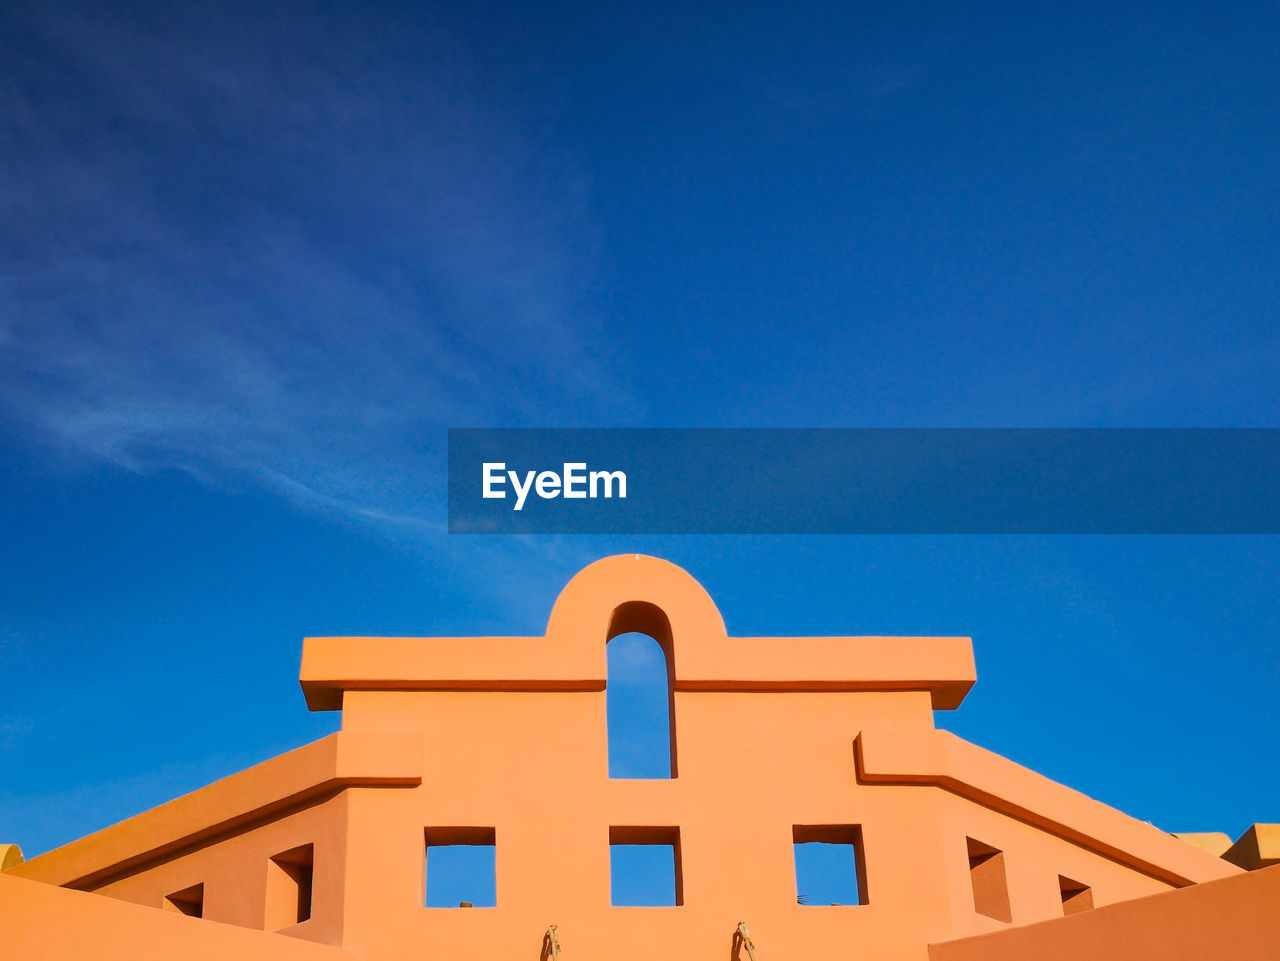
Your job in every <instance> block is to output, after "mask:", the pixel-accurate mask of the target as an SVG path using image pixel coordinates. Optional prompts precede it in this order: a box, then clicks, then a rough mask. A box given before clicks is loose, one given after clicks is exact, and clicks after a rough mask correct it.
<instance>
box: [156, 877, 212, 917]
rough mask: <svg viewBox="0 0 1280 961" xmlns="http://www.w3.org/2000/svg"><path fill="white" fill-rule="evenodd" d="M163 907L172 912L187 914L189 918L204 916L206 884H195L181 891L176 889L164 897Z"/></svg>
mask: <svg viewBox="0 0 1280 961" xmlns="http://www.w3.org/2000/svg"><path fill="white" fill-rule="evenodd" d="M163 907H164V909H165V910H166V911H168V912H169V913H170V914H185V915H186V916H187V917H189V918H202V917H204V884H203V883H201V884H193V885H191V887H189V888H183V889H182V890H181V891H174V892H173V894H170V895H169V896H167V897H166V898H165V899H164V905H163Z"/></svg>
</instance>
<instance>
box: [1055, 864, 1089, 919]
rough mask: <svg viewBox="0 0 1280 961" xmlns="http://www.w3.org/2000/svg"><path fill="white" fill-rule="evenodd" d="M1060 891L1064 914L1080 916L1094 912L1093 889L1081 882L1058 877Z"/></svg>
mask: <svg viewBox="0 0 1280 961" xmlns="http://www.w3.org/2000/svg"><path fill="white" fill-rule="evenodd" d="M1058 890H1059V891H1061V892H1062V913H1063V914H1079V913H1080V912H1081V911H1092V910H1093V888H1091V887H1089V885H1087V884H1081V883H1080V882H1079V881H1072V880H1071V879H1070V878H1068V877H1064V876H1063V875H1061V874H1059V875H1058Z"/></svg>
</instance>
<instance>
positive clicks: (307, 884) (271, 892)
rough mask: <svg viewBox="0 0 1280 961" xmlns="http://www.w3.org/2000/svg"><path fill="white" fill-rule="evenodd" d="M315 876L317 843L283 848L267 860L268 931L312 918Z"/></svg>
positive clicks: (266, 926) (266, 921) (265, 925)
mask: <svg viewBox="0 0 1280 961" xmlns="http://www.w3.org/2000/svg"><path fill="white" fill-rule="evenodd" d="M314 877H315V845H312V844H304V845H302V846H301V847H296V848H291V849H290V850H288V851H282V852H281V853H280V854H277V855H276V856H275V857H273V858H271V859H270V860H269V861H268V862H267V904H266V918H265V923H264V925H263V926H264V927H265V928H266V929H267V930H268V931H279V930H281V929H282V928H288V927H292V926H293V925H295V924H301V923H302V922H303V921H307V920H310V918H311V887H312V881H313V880H314Z"/></svg>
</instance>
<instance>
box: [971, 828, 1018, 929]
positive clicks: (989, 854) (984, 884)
mask: <svg viewBox="0 0 1280 961" xmlns="http://www.w3.org/2000/svg"><path fill="white" fill-rule="evenodd" d="M965 842H966V843H967V845H968V849H969V882H970V884H972V886H973V909H974V910H975V911H977V912H978V913H979V914H982V915H985V916H987V917H988V918H994V919H995V920H997V921H1004V922H1005V923H1008V922H1010V921H1012V920H1013V915H1012V914H1011V913H1010V911H1009V885H1008V882H1007V881H1006V880H1005V872H1004V852H1003V851H1001V850H1000V849H999V848H993V847H992V846H991V845H990V844H984V843H983V842H982V841H976V840H974V839H973V838H966V839H965Z"/></svg>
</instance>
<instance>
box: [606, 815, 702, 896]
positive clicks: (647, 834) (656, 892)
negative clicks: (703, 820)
mask: <svg viewBox="0 0 1280 961" xmlns="http://www.w3.org/2000/svg"><path fill="white" fill-rule="evenodd" d="M681 873H682V872H681V866H680V829H679V828H676V827H648V826H645V827H639V826H632V827H611V828H609V902H610V903H611V904H613V905H614V906H615V907H646V908H669V907H678V906H680V905H682V904H684V881H683V878H682V877H681Z"/></svg>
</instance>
